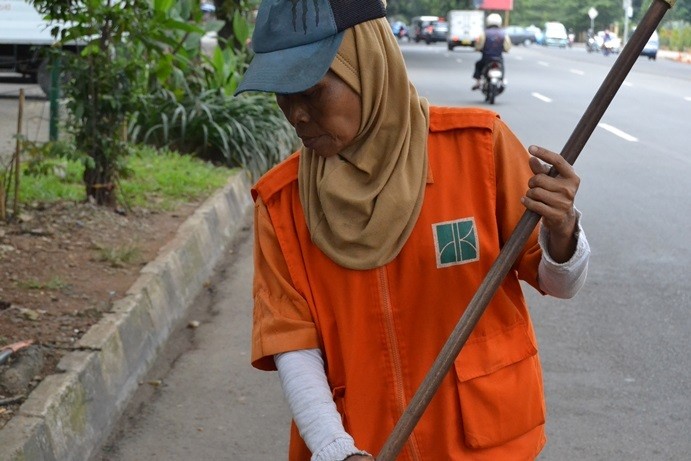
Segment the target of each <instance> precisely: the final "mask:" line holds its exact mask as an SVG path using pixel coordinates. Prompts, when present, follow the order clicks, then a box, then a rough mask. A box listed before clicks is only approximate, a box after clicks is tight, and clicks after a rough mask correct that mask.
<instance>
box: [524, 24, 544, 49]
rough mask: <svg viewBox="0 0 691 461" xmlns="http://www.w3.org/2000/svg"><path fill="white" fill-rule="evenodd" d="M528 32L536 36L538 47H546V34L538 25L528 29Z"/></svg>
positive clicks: (530, 26)
mask: <svg viewBox="0 0 691 461" xmlns="http://www.w3.org/2000/svg"><path fill="white" fill-rule="evenodd" d="M525 29H526V30H527V31H528V32H532V33H533V35H534V36H535V43H536V44H538V45H544V43H545V34H543V33H542V29H540V28H539V27H537V26H536V25H533V24H531V25H529V26H528V27H526V28H525Z"/></svg>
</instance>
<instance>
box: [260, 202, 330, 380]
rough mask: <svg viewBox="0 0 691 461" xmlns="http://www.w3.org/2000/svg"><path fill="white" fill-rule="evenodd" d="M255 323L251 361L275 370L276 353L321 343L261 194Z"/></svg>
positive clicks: (261, 367) (262, 368) (262, 367)
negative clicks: (295, 285) (274, 358)
mask: <svg viewBox="0 0 691 461" xmlns="http://www.w3.org/2000/svg"><path fill="white" fill-rule="evenodd" d="M252 292H253V297H254V321H253V322H254V323H253V326H252V365H253V366H254V367H255V368H258V369H260V370H275V369H276V365H275V364H274V361H273V356H274V354H277V353H279V352H288V351H292V350H299V349H310V348H316V347H319V341H318V336H317V330H316V327H315V325H314V322H313V321H312V316H311V314H310V310H309V306H308V305H307V302H306V301H305V299H304V297H302V296H301V295H300V293H298V291H297V290H296V289H295V287H294V286H293V284H292V283H291V277H290V273H289V271H288V266H287V264H286V261H285V259H284V257H283V253H282V251H281V247H280V244H279V242H278V238H277V237H276V232H275V230H274V227H273V224H272V222H271V217H270V215H269V212H268V210H267V208H266V205H265V204H264V202H262V200H261V198H259V197H257V199H256V202H255V206H254V283H253V288H252Z"/></svg>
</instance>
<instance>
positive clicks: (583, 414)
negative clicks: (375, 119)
mask: <svg viewBox="0 0 691 461" xmlns="http://www.w3.org/2000/svg"><path fill="white" fill-rule="evenodd" d="M402 47H403V50H404V56H405V57H406V61H407V65H408V67H409V69H410V75H411V79H412V80H413V82H414V83H415V84H416V85H417V87H418V89H419V91H420V93H421V94H422V95H424V96H426V97H428V98H429V99H430V100H431V102H433V103H435V104H446V105H476V106H480V107H487V106H486V105H484V104H483V103H482V100H481V98H480V95H479V94H478V93H473V92H471V91H470V90H469V88H470V86H471V85H472V80H471V78H470V77H471V73H472V70H471V69H472V68H471V66H472V63H473V62H474V61H475V60H476V59H478V57H479V54H478V53H474V52H472V51H469V50H459V49H456V50H454V52H453V53H449V52H448V51H447V50H446V48H445V47H443V46H437V47H427V48H426V47H424V46H414V45H406V44H404V45H403V46H402ZM613 58H615V56H609V57H604V56H602V55H599V54H593V55H590V54H588V53H586V52H585V51H584V50H583V49H575V48H574V49H554V48H549V49H546V48H541V47H532V48H524V47H514V48H513V49H512V50H511V52H510V53H509V54H508V55H507V56H506V68H507V77H508V80H509V86H508V89H507V90H506V92H505V93H504V94H502V95H500V96H499V97H498V98H497V103H496V104H495V105H494V106H493V107H492V109H494V110H496V111H497V112H499V114H500V115H501V117H502V118H503V119H504V120H506V121H507V122H508V124H509V125H510V126H511V127H513V128H514V130H515V131H516V133H517V134H518V136H519V138H521V140H522V141H523V142H524V143H525V144H526V145H527V144H540V145H543V146H545V147H548V148H551V149H552V150H556V151H559V150H560V149H561V147H562V146H563V145H564V144H565V142H566V140H567V139H568V137H569V135H570V134H571V132H572V131H573V129H574V128H575V126H576V124H577V122H578V120H579V119H580V117H581V115H582V114H583V112H584V111H585V108H586V107H587V106H588V104H589V103H590V101H591V100H592V98H593V96H594V95H595V93H596V91H597V89H598V88H599V86H600V84H601V83H602V81H603V79H604V77H605V75H606V74H607V72H608V71H609V69H610V68H611V65H612V63H613V62H614V59H613ZM453 73H455V75H456V78H452V77H451V75H452V74H453ZM689 120H691V66H690V65H688V64H680V63H675V62H668V61H662V60H658V61H648V60H647V59H644V58H641V59H639V60H638V61H637V62H636V64H635V65H634V68H633V69H632V71H631V73H630V74H629V76H628V78H627V79H626V81H625V83H624V85H623V87H622V88H621V89H620V91H619V93H618V94H617V96H616V97H615V98H614V101H613V102H612V104H611V106H610V108H609V109H608V111H607V112H606V113H605V115H604V116H603V118H602V120H601V124H600V125H599V126H598V128H597V129H596V130H595V132H594V133H593V135H592V137H591V138H590V140H589V141H588V143H587V144H586V146H585V148H584V150H583V152H582V154H581V156H580V157H579V159H578V162H577V164H576V169H577V171H578V172H579V174H580V175H581V178H582V183H581V188H580V191H579V196H578V201H577V206H578V207H579V208H580V209H581V210H582V211H583V213H584V218H583V223H584V226H585V229H586V233H587V235H588V239H589V241H590V244H591V246H592V251H593V253H592V258H591V265H590V271H589V276H588V277H589V279H588V282H587V284H586V286H585V287H584V289H583V291H582V292H581V293H580V294H579V295H578V297H577V298H576V299H575V300H572V301H555V300H553V299H548V298H540V297H539V296H538V295H536V294H535V293H534V292H533V291H528V295H529V300H530V302H531V305H532V313H533V319H534V321H535V323H536V329H537V334H538V339H539V341H540V346H541V357H542V359H543V363H544V369H545V385H546V393H547V403H548V423H547V429H548V436H549V442H548V445H547V448H546V449H545V450H544V452H543V454H542V456H541V459H542V460H550V461H551V460H554V461H561V460H584V459H587V460H624V459H626V460H628V461H633V460H640V461H643V460H646V461H648V460H681V459H688V456H689V453H691V438H689V433H691V392H690V391H689V389H690V388H689V385H690V383H691V371H690V370H691V359H690V358H689V351H691V339H690V338H691V320H690V319H691V316H690V315H689V308H691V294H690V293H691V292H690V289H689V286H690V285H691V245H689V243H688V237H687V233H688V230H689V229H691V148H690V147H689V135H688V132H689V128H690V125H689Z"/></svg>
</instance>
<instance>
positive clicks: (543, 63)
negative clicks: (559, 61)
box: [537, 61, 549, 67]
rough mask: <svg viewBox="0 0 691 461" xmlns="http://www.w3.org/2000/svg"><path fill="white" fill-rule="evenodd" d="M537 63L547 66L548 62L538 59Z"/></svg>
mask: <svg viewBox="0 0 691 461" xmlns="http://www.w3.org/2000/svg"><path fill="white" fill-rule="evenodd" d="M537 63H538V64H540V65H541V66H544V67H549V63H548V62H545V61H538V62H537Z"/></svg>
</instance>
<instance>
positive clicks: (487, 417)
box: [252, 107, 545, 461]
mask: <svg viewBox="0 0 691 461" xmlns="http://www.w3.org/2000/svg"><path fill="white" fill-rule="evenodd" d="M428 152H429V175H428V181H427V186H426V189H425V198H424V204H423V207H422V211H421V214H420V217H419V219H418V221H417V223H416V225H415V228H414V230H413V232H412V234H411V236H410V238H409V239H408V241H407V242H406V244H405V246H404V247H403V249H402V251H401V252H400V254H399V255H398V256H397V257H396V258H395V259H394V260H393V261H392V262H391V263H389V264H386V265H385V266H382V267H378V268H375V269H371V270H362V271H358V270H349V269H345V268H343V267H341V266H338V265H337V264H335V263H334V262H333V261H331V260H330V259H329V258H328V257H326V255H324V253H322V252H321V250H319V249H318V248H317V247H316V246H315V245H314V244H313V243H312V242H311V240H310V235H309V232H308V229H307V227H306V224H305V218H304V215H303V211H302V207H301V204H300V199H299V193H298V185H297V171H298V161H299V157H298V154H294V155H293V156H291V157H289V158H288V159H287V160H286V161H284V162H282V163H281V164H280V165H278V166H276V167H275V168H274V169H272V170H271V171H270V172H269V173H267V174H266V175H264V177H262V178H261V179H260V180H259V182H258V183H257V184H256V186H255V188H254V189H253V191H252V193H253V196H254V198H255V200H256V207H255V210H256V214H255V280H254V300H255V310H254V327H253V351H252V363H253V365H254V366H255V367H257V368H260V369H267V370H271V369H275V365H274V363H273V358H272V357H273V354H275V353H278V352H285V351H290V350H296V349H302V348H314V347H319V348H320V349H321V351H322V353H323V356H324V360H325V366H326V373H327V377H328V381H329V384H330V386H331V389H332V391H333V396H334V399H335V401H336V405H337V408H338V410H339V412H340V413H341V415H342V417H343V423H344V425H345V429H346V431H347V432H348V433H350V434H351V435H352V436H353V438H354V439H355V444H356V446H357V447H358V448H360V449H363V450H367V451H368V452H370V453H373V454H375V455H376V454H377V453H378V451H379V450H380V448H381V447H382V445H383V444H384V442H385V441H386V439H387V437H388V436H389V435H390V433H391V431H392V429H393V427H394V424H395V423H396V421H397V420H398V419H399V417H400V416H401V414H402V413H403V411H404V409H405V408H406V405H407V404H408V402H409V401H410V399H411V398H412V396H413V394H414V393H415V391H416V390H417V388H418V386H419V385H420V383H421V382H422V380H423V378H424V376H425V374H426V373H427V371H428V370H429V369H430V367H431V365H432V362H433V361H434V359H435V358H436V357H437V355H438V353H439V351H440V349H441V347H442V345H443V344H444V342H445V341H446V339H447V338H448V336H449V334H450V332H451V331H452V329H453V328H454V326H455V325H456V323H457V322H458V320H459V318H460V317H461V315H462V313H463V311H464V309H465V308H466V306H467V305H468V303H469V300H470V299H471V297H472V296H473V294H474V293H475V291H476V289H477V288H478V286H479V285H480V283H481V282H482V280H483V279H484V277H485V274H486V273H487V271H488V270H489V268H490V266H491V265H492V263H493V262H494V261H495V259H496V257H497V255H498V254H499V251H500V248H501V246H502V243H503V242H505V241H506V239H507V238H508V236H509V235H510V234H511V232H512V231H513V229H514V226H515V224H516V222H517V221H518V219H519V218H520V216H521V215H522V214H523V211H524V208H523V206H522V205H521V204H520V197H521V196H522V195H523V194H524V193H525V191H526V190H527V181H528V178H529V177H531V176H532V173H531V171H530V169H529V166H528V161H527V158H528V154H527V151H526V150H525V148H524V147H523V146H522V144H521V143H520V142H519V141H518V139H517V138H516V137H515V136H514V135H513V134H512V133H511V132H510V131H509V129H508V128H507V127H506V126H505V125H504V124H503V123H502V122H501V121H500V120H499V119H498V117H497V116H496V114H494V113H491V112H489V111H485V110H480V109H458V108H439V107H432V108H430V135H429V138H428ZM258 198H261V200H258ZM540 257H541V251H540V249H539V246H538V245H537V231H536V232H534V233H533V235H532V236H531V239H530V241H529V242H528V244H527V245H526V249H525V250H524V251H523V253H522V255H521V257H520V258H519V260H518V261H517V262H516V264H515V266H514V270H512V271H511V272H510V273H509V275H508V276H507V278H506V280H505V281H504V282H503V284H502V285H501V287H500V289H499V290H498V292H497V293H496V295H495V296H494V298H493V300H492V302H491V304H490V305H489V307H488V309H487V310H486V312H485V313H484V315H483V316H482V318H481V319H480V321H479V323H478V325H477V327H476V328H475V330H474V331H473V333H472V334H471V336H470V338H469V339H468V341H467V343H466V345H465V346H464V348H463V350H462V351H461V353H460V354H459V356H458V358H457V359H456V360H455V363H454V367H453V369H452V371H451V372H449V373H448V374H447V376H446V377H445V378H444V380H443V382H442V384H441V386H440V388H439V390H438V391H437V393H436V395H435V397H434V398H433V400H432V402H431V403H430V405H429V406H428V408H427V410H426V411H425V413H424V415H423V416H422V418H421V420H420V422H419V423H418V425H417V427H416V428H415V430H414V431H413V433H412V434H411V437H410V438H409V440H408V442H407V444H406V446H405V447H404V449H403V450H402V451H401V454H400V456H399V458H398V459H400V460H425V461H427V460H431V461H438V460H461V459H463V460H468V459H473V460H492V461H497V460H504V459H512V460H513V459H516V460H518V459H533V458H534V457H536V456H537V454H538V453H539V451H540V450H541V448H542V446H543V445H544V443H545V434H544V420H545V403H544V398H543V388H542V372H541V368H540V363H539V359H538V355H537V348H536V339H535V335H534V332H533V328H532V325H531V321H530V317H529V314H528V309H527V306H526V303H525V300H524V297H523V294H522V291H521V287H520V284H519V279H522V280H525V281H527V282H528V283H530V284H532V285H533V286H537V280H536V279H537V266H538V263H539V260H540ZM309 458H310V453H309V451H308V449H307V448H306V446H305V445H304V443H303V442H302V440H301V439H300V436H299V434H298V433H297V431H296V430H295V427H294V425H293V431H292V437H291V447H290V460H294V461H297V460H309Z"/></svg>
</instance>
